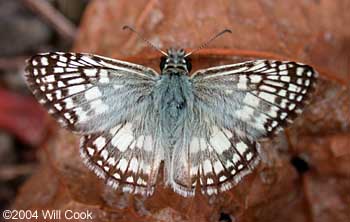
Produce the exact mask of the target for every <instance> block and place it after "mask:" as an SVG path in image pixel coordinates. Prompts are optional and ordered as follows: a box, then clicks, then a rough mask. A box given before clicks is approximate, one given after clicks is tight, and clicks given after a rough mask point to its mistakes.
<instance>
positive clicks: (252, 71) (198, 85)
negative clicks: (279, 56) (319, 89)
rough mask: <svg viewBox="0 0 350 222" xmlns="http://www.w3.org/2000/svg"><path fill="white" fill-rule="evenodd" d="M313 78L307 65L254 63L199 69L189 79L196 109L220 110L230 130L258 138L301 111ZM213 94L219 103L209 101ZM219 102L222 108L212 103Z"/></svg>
mask: <svg viewBox="0 0 350 222" xmlns="http://www.w3.org/2000/svg"><path fill="white" fill-rule="evenodd" d="M316 77H317V73H316V72H315V71H314V70H313V69H312V68H311V67H310V66H308V65H304V64H300V63H295V62H287V61H286V62H283V61H269V60H257V61H249V62H245V63H239V64H234V65H228V66H219V67H214V68H210V69H207V70H199V71H197V72H196V73H194V75H193V77H192V80H193V82H194V87H195V90H194V93H195V95H196V98H197V100H196V102H197V103H198V106H199V107H203V108H205V109H207V110H208V111H209V110H210V111H212V112H213V113H218V111H219V112H220V113H221V114H223V115H224V116H225V117H227V118H228V119H231V120H232V121H229V122H230V123H228V124H229V125H230V124H231V127H234V128H236V129H237V130H239V131H242V130H243V132H247V133H248V134H250V136H251V137H252V138H259V137H261V136H266V135H271V134H273V133H274V132H276V130H277V131H278V130H279V129H281V126H285V125H286V123H288V122H291V121H292V120H293V119H294V118H295V117H296V116H297V114H299V113H300V112H301V111H302V108H303V106H304V105H305V102H306V101H307V100H308V98H309V96H310V92H311V91H313V90H314V86H315V82H316ZM213 95H214V97H215V98H217V99H218V100H215V101H214V100H211V99H210V98H209V97H210V96H213ZM219 101H220V102H222V104H223V105H221V106H217V105H216V104H215V103H218V102H219ZM220 102H219V103H220ZM215 118H216V119H218V120H220V117H219V116H217V117H215ZM244 128H245V129H244Z"/></svg>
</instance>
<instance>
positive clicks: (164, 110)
mask: <svg viewBox="0 0 350 222" xmlns="http://www.w3.org/2000/svg"><path fill="white" fill-rule="evenodd" d="M154 95H155V96H156V97H157V99H156V100H155V101H156V103H157V104H156V106H157V107H158V108H157V109H158V110H159V114H160V124H161V129H163V131H164V132H165V133H166V134H167V136H166V137H173V136H174V134H176V131H177V129H178V128H179V126H183V124H184V120H185V119H186V116H187V115H188V111H189V110H190V109H189V108H190V107H191V106H192V103H193V93H192V88H191V85H190V83H189V79H188V77H187V76H186V75H178V74H176V73H171V74H164V75H162V78H161V79H160V80H159V84H157V87H156V89H155V93H154Z"/></svg>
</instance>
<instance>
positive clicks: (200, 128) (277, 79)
mask: <svg viewBox="0 0 350 222" xmlns="http://www.w3.org/2000/svg"><path fill="white" fill-rule="evenodd" d="M316 76H317V73H316V72H315V71H314V70H313V69H312V68H311V67H310V66H308V65H304V64H300V63H295V62H287V61H285V62H284V61H269V60H257V61H248V62H244V63H238V64H233V65H225V66H218V67H213V68H209V69H204V70H199V71H197V72H195V73H194V74H193V75H192V77H191V81H192V84H193V87H194V90H193V93H194V105H193V107H194V108H193V109H194V115H193V117H192V122H191V124H190V125H189V126H188V129H187V131H188V132H197V133H196V134H194V135H192V136H191V137H189V138H187V139H185V140H184V142H183V144H184V145H183V146H181V147H179V148H178V149H175V154H174V155H173V156H181V158H177V159H175V160H174V161H173V168H174V169H180V168H181V169H182V170H181V171H180V170H173V171H172V172H173V182H174V187H175V188H176V190H178V191H179V192H183V193H185V194H189V195H191V194H192V193H193V191H194V187H195V184H196V181H197V178H198V177H199V181H200V186H201V188H202V192H203V193H207V194H213V193H218V192H220V191H224V190H227V189H229V188H231V187H232V186H233V185H234V184H236V183H237V182H238V181H239V180H240V179H241V178H242V177H243V176H244V175H246V174H247V173H249V172H250V171H251V169H252V168H254V166H255V165H256V164H257V163H258V160H259V155H258V154H259V144H258V143H257V142H256V141H257V140H258V139H259V138H262V137H266V136H271V135H273V134H275V133H276V132H278V131H280V130H281V129H283V127H284V126H286V125H287V123H290V122H292V120H293V119H294V118H295V117H296V116H297V115H298V114H299V113H300V112H301V111H302V108H303V106H304V104H305V102H306V101H307V99H308V97H309V94H310V92H311V91H313V89H314V85H315V81H316ZM196 122H198V124H196ZM201 132H202V133H201Z"/></svg>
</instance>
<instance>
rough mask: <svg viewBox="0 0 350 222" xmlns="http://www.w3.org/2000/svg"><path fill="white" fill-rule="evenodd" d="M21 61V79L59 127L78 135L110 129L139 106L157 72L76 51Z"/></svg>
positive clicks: (148, 91) (46, 54) (40, 55)
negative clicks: (23, 63) (24, 64)
mask: <svg viewBox="0 0 350 222" xmlns="http://www.w3.org/2000/svg"><path fill="white" fill-rule="evenodd" d="M27 63H28V66H27V68H26V71H27V76H26V77H27V82H28V83H29V86H30V88H31V90H32V91H33V93H34V95H35V96H36V98H37V99H38V100H39V102H40V103H41V104H43V105H44V106H45V107H46V108H47V109H48V111H49V112H50V113H51V114H52V115H53V116H54V117H56V118H57V120H58V121H59V122H60V123H61V124H62V125H63V126H66V127H68V128H70V129H71V130H73V131H78V132H83V133H87V132H94V131H101V130H106V129H109V128H112V127H114V126H115V125H116V124H117V123H118V122H120V121H122V120H124V119H123V118H125V117H126V116H125V115H126V114H130V113H132V111H134V109H138V108H140V107H139V106H138V105H139V104H140V106H142V105H143V103H142V101H143V100H144V98H145V97H146V96H147V95H149V94H150V91H151V89H152V86H153V85H154V83H155V76H156V75H157V74H156V72H155V71H153V70H152V69H150V68H146V67H143V66H140V65H134V64H131V63H127V62H123V61H119V60H113V59H108V58H104V57H101V56H95V55H89V54H79V53H57V52H56V53H44V54H39V55H36V56H34V57H32V58H31V59H29V60H28V61H27ZM124 98H129V99H128V100H125V99H124ZM115 113H121V114H122V115H115ZM123 114H124V115H123Z"/></svg>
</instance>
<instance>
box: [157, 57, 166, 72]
mask: <svg viewBox="0 0 350 222" xmlns="http://www.w3.org/2000/svg"><path fill="white" fill-rule="evenodd" d="M165 63H166V57H165V56H163V57H161V58H160V64H159V67H160V70H163V69H164V66H165Z"/></svg>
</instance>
